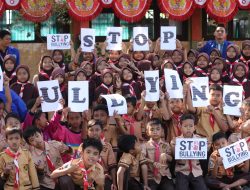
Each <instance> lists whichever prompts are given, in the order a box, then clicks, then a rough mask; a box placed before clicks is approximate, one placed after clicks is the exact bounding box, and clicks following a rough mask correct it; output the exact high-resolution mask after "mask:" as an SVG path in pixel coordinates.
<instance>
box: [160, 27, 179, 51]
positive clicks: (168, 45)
mask: <svg viewBox="0 0 250 190" xmlns="http://www.w3.org/2000/svg"><path fill="white" fill-rule="evenodd" d="M174 49H176V27H175V26H162V27H161V50H174Z"/></svg>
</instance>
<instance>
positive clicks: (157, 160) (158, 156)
mask: <svg viewBox="0 0 250 190" xmlns="http://www.w3.org/2000/svg"><path fill="white" fill-rule="evenodd" d="M153 145H154V147H155V155H154V161H155V162H159V161H160V154H161V152H160V144H159V143H156V142H153ZM158 173H159V169H158V168H154V176H155V177H156V176H157V175H158Z"/></svg>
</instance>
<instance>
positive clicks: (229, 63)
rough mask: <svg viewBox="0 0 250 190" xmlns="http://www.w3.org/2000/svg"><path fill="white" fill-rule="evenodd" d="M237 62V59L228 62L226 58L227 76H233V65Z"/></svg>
mask: <svg viewBox="0 0 250 190" xmlns="http://www.w3.org/2000/svg"><path fill="white" fill-rule="evenodd" d="M237 63H238V60H236V61H234V62H230V61H228V60H226V64H227V65H228V66H229V76H230V78H233V68H234V65H235V64H237Z"/></svg>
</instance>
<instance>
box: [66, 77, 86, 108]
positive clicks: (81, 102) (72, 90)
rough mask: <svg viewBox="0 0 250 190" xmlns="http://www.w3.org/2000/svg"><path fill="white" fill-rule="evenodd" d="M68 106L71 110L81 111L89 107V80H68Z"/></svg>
mask: <svg viewBox="0 0 250 190" xmlns="http://www.w3.org/2000/svg"><path fill="white" fill-rule="evenodd" d="M68 94H69V98H68V106H69V107H70V110H71V111H73V112H83V111H85V110H88V109H89V82H88V81H69V87H68Z"/></svg>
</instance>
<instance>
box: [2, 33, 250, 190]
mask: <svg viewBox="0 0 250 190" xmlns="http://www.w3.org/2000/svg"><path fill="white" fill-rule="evenodd" d="M6 35H9V34H8V33H6ZM151 45H152V44H151ZM158 45H159V44H157V43H156V45H155V46H158ZM72 49H73V48H72ZM150 49H151V50H150V52H144V51H133V48H128V52H122V51H115V50H109V51H105V47H104V48H103V49H102V52H101V54H100V55H97V54H96V52H93V53H90V52H82V51H81V49H80V48H79V49H78V50H77V52H74V49H73V50H72V51H71V52H73V53H71V56H72V58H71V62H70V63H65V62H64V52H63V51H62V50H54V51H53V52H52V53H51V54H47V55H43V56H42V57H41V61H40V63H39V66H38V72H37V74H36V75H35V76H34V78H33V81H30V77H31V76H30V71H29V66H28V63H27V65H22V64H21V65H18V66H17V64H16V59H15V57H14V56H12V55H6V56H5V57H4V59H3V65H2V68H3V72H4V93H5V97H6V100H5V101H3V100H0V122H1V123H0V124H1V128H0V141H1V143H0V149H1V150H0V151H1V154H0V176H1V178H0V189H5V190H13V189H20V190H28V189H41V190H52V189H53V190H54V189H56V190H59V189H61V190H67V189H69V190H78V189H83V190H94V189H96V190H173V189H176V190H184V189H187V190H205V189H211V190H213V189H223V190H229V189H243V188H247V187H248V185H249V183H250V173H249V169H250V168H249V160H248V161H245V162H243V163H241V164H239V165H237V166H235V167H232V168H228V169H225V168H224V166H223V159H222V157H221V156H220V154H219V152H218V149H220V148H223V147H225V146H227V145H229V144H231V143H234V142H237V141H238V140H240V139H243V138H245V139H246V142H247V143H248V144H249V146H250V143H249V142H250V138H248V136H250V100H249V97H250V80H249V79H250V75H249V74H250V72H249V68H250V41H249V40H246V41H243V42H242V46H241V47H238V46H236V45H234V44H232V45H229V46H228V47H227V53H226V59H224V58H222V57H221V53H220V51H219V50H217V49H213V50H212V51H211V53H210V55H208V54H206V53H202V52H201V53H200V52H198V51H197V50H195V49H191V50H189V51H187V50H185V49H184V48H183V47H182V46H181V45H178V46H177V49H175V50H173V51H154V50H157V49H159V48H158V47H151V48H150ZM165 68H168V69H173V70H177V71H178V73H179V75H180V78H181V81H182V83H183V99H172V98H169V94H168V92H167V90H166V88H165V84H164V69H165ZM149 70H159V72H160V99H159V101H157V102H149V101H146V100H145V96H146V91H145V82H144V71H149ZM206 76H207V77H209V84H210V87H209V95H210V96H209V106H207V107H200V108H195V107H193V105H192V98H191V92H190V84H191V82H192V81H191V80H190V79H189V78H190V77H206ZM48 80H58V81H59V85H60V91H61V93H62V97H63V98H62V99H61V100H60V104H62V106H63V109H61V110H59V111H55V112H54V113H45V112H42V109H41V104H42V102H43V101H44V100H43V98H42V97H40V96H39V95H38V89H37V81H48ZM68 81H89V99H90V102H89V110H88V111H84V112H83V113H78V112H72V111H71V110H70V108H68V107H67V100H68V92H67V89H68V88H67V82H68ZM223 84H229V85H240V86H243V89H244V92H243V97H244V101H243V104H242V108H241V113H242V115H241V117H232V116H229V115H225V114H223V102H222V97H223V86H222V85H223ZM11 91H14V92H15V93H16V94H17V95H19V97H20V98H21V99H22V100H23V101H24V102H25V104H26V106H27V109H28V112H27V114H26V117H25V119H23V120H22V119H20V117H19V115H18V114H17V113H14V112H12V106H11V105H12V96H11ZM114 93H118V94H121V95H122V96H124V97H125V98H126V101H127V110H128V111H127V114H123V115H119V114H117V112H116V111H115V112H114V114H113V116H112V117H110V116H109V112H108V107H107V103H106V101H105V100H104V99H103V98H101V96H100V95H106V94H114ZM201 137H204V138H207V141H208V150H207V151H208V159H207V160H176V159H175V144H176V138H201Z"/></svg>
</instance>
